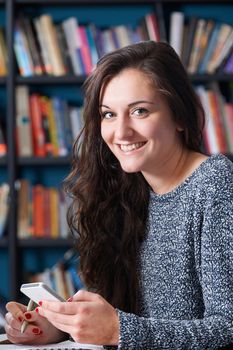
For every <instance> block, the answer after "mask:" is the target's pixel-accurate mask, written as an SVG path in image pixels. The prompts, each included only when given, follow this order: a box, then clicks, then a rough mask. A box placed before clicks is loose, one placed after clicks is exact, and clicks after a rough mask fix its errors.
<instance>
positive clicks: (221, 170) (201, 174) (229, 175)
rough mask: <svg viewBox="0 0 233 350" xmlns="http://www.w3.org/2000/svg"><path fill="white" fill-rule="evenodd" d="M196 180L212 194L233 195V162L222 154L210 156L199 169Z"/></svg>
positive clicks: (200, 186)
mask: <svg viewBox="0 0 233 350" xmlns="http://www.w3.org/2000/svg"><path fill="white" fill-rule="evenodd" d="M196 182H197V183H198V185H199V186H198V187H199V188H200V190H201V191H203V192H204V193H205V192H208V194H209V195H211V196H216V195H220V196H222V195H223V194H226V192H227V193H229V194H231V195H233V162H231V161H230V160H229V159H228V158H227V157H225V156H224V155H222V154H218V155H213V156H211V157H209V158H208V159H207V160H205V161H204V162H203V163H202V164H201V165H200V167H199V169H198V170H197V176H196Z"/></svg>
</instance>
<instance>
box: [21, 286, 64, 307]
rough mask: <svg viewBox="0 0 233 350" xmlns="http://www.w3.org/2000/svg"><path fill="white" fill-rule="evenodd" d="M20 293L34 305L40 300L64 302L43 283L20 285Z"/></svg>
mask: <svg viewBox="0 0 233 350" xmlns="http://www.w3.org/2000/svg"><path fill="white" fill-rule="evenodd" d="M20 291H21V292H22V293H24V294H25V295H26V296H27V297H28V298H30V299H31V300H33V301H34V302H35V303H36V304H39V301H41V300H51V301H65V299H63V298H62V297H61V296H60V295H58V294H57V292H55V290H53V289H52V288H50V287H49V286H47V284H45V283H43V282H35V283H25V284H22V285H21V287H20Z"/></svg>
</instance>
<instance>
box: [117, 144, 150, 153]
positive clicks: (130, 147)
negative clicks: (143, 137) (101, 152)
mask: <svg viewBox="0 0 233 350" xmlns="http://www.w3.org/2000/svg"><path fill="white" fill-rule="evenodd" d="M144 144H145V142H137V143H132V144H130V145H120V149H121V150H122V151H123V152H130V151H133V150H135V149H138V148H140V147H142V146H143V145H144Z"/></svg>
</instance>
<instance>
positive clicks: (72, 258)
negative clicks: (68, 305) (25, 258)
mask: <svg viewBox="0 0 233 350" xmlns="http://www.w3.org/2000/svg"><path fill="white" fill-rule="evenodd" d="M78 265H79V264H78V254H77V252H75V250H74V249H69V250H68V251H67V252H66V253H65V254H64V256H63V257H62V258H61V259H60V260H59V261H58V262H57V263H56V264H55V265H54V266H52V267H51V268H46V269H45V270H44V271H42V272H39V273H36V274H32V273H29V274H28V276H27V277H25V279H26V280H27V282H31V283H33V282H44V283H46V284H47V285H48V286H49V287H51V288H52V289H54V290H55V291H56V292H57V293H58V294H59V295H60V296H61V297H63V298H64V299H65V300H67V299H68V298H69V297H71V296H73V295H74V294H75V293H76V292H77V291H78V290H79V289H82V288H83V283H82V281H81V280H80V278H79V275H78Z"/></svg>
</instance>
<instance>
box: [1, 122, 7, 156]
mask: <svg viewBox="0 0 233 350" xmlns="http://www.w3.org/2000/svg"><path fill="white" fill-rule="evenodd" d="M6 153H7V145H6V141H5V137H4V134H3V129H2V126H1V125H0V157H4V156H5V155H6Z"/></svg>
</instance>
